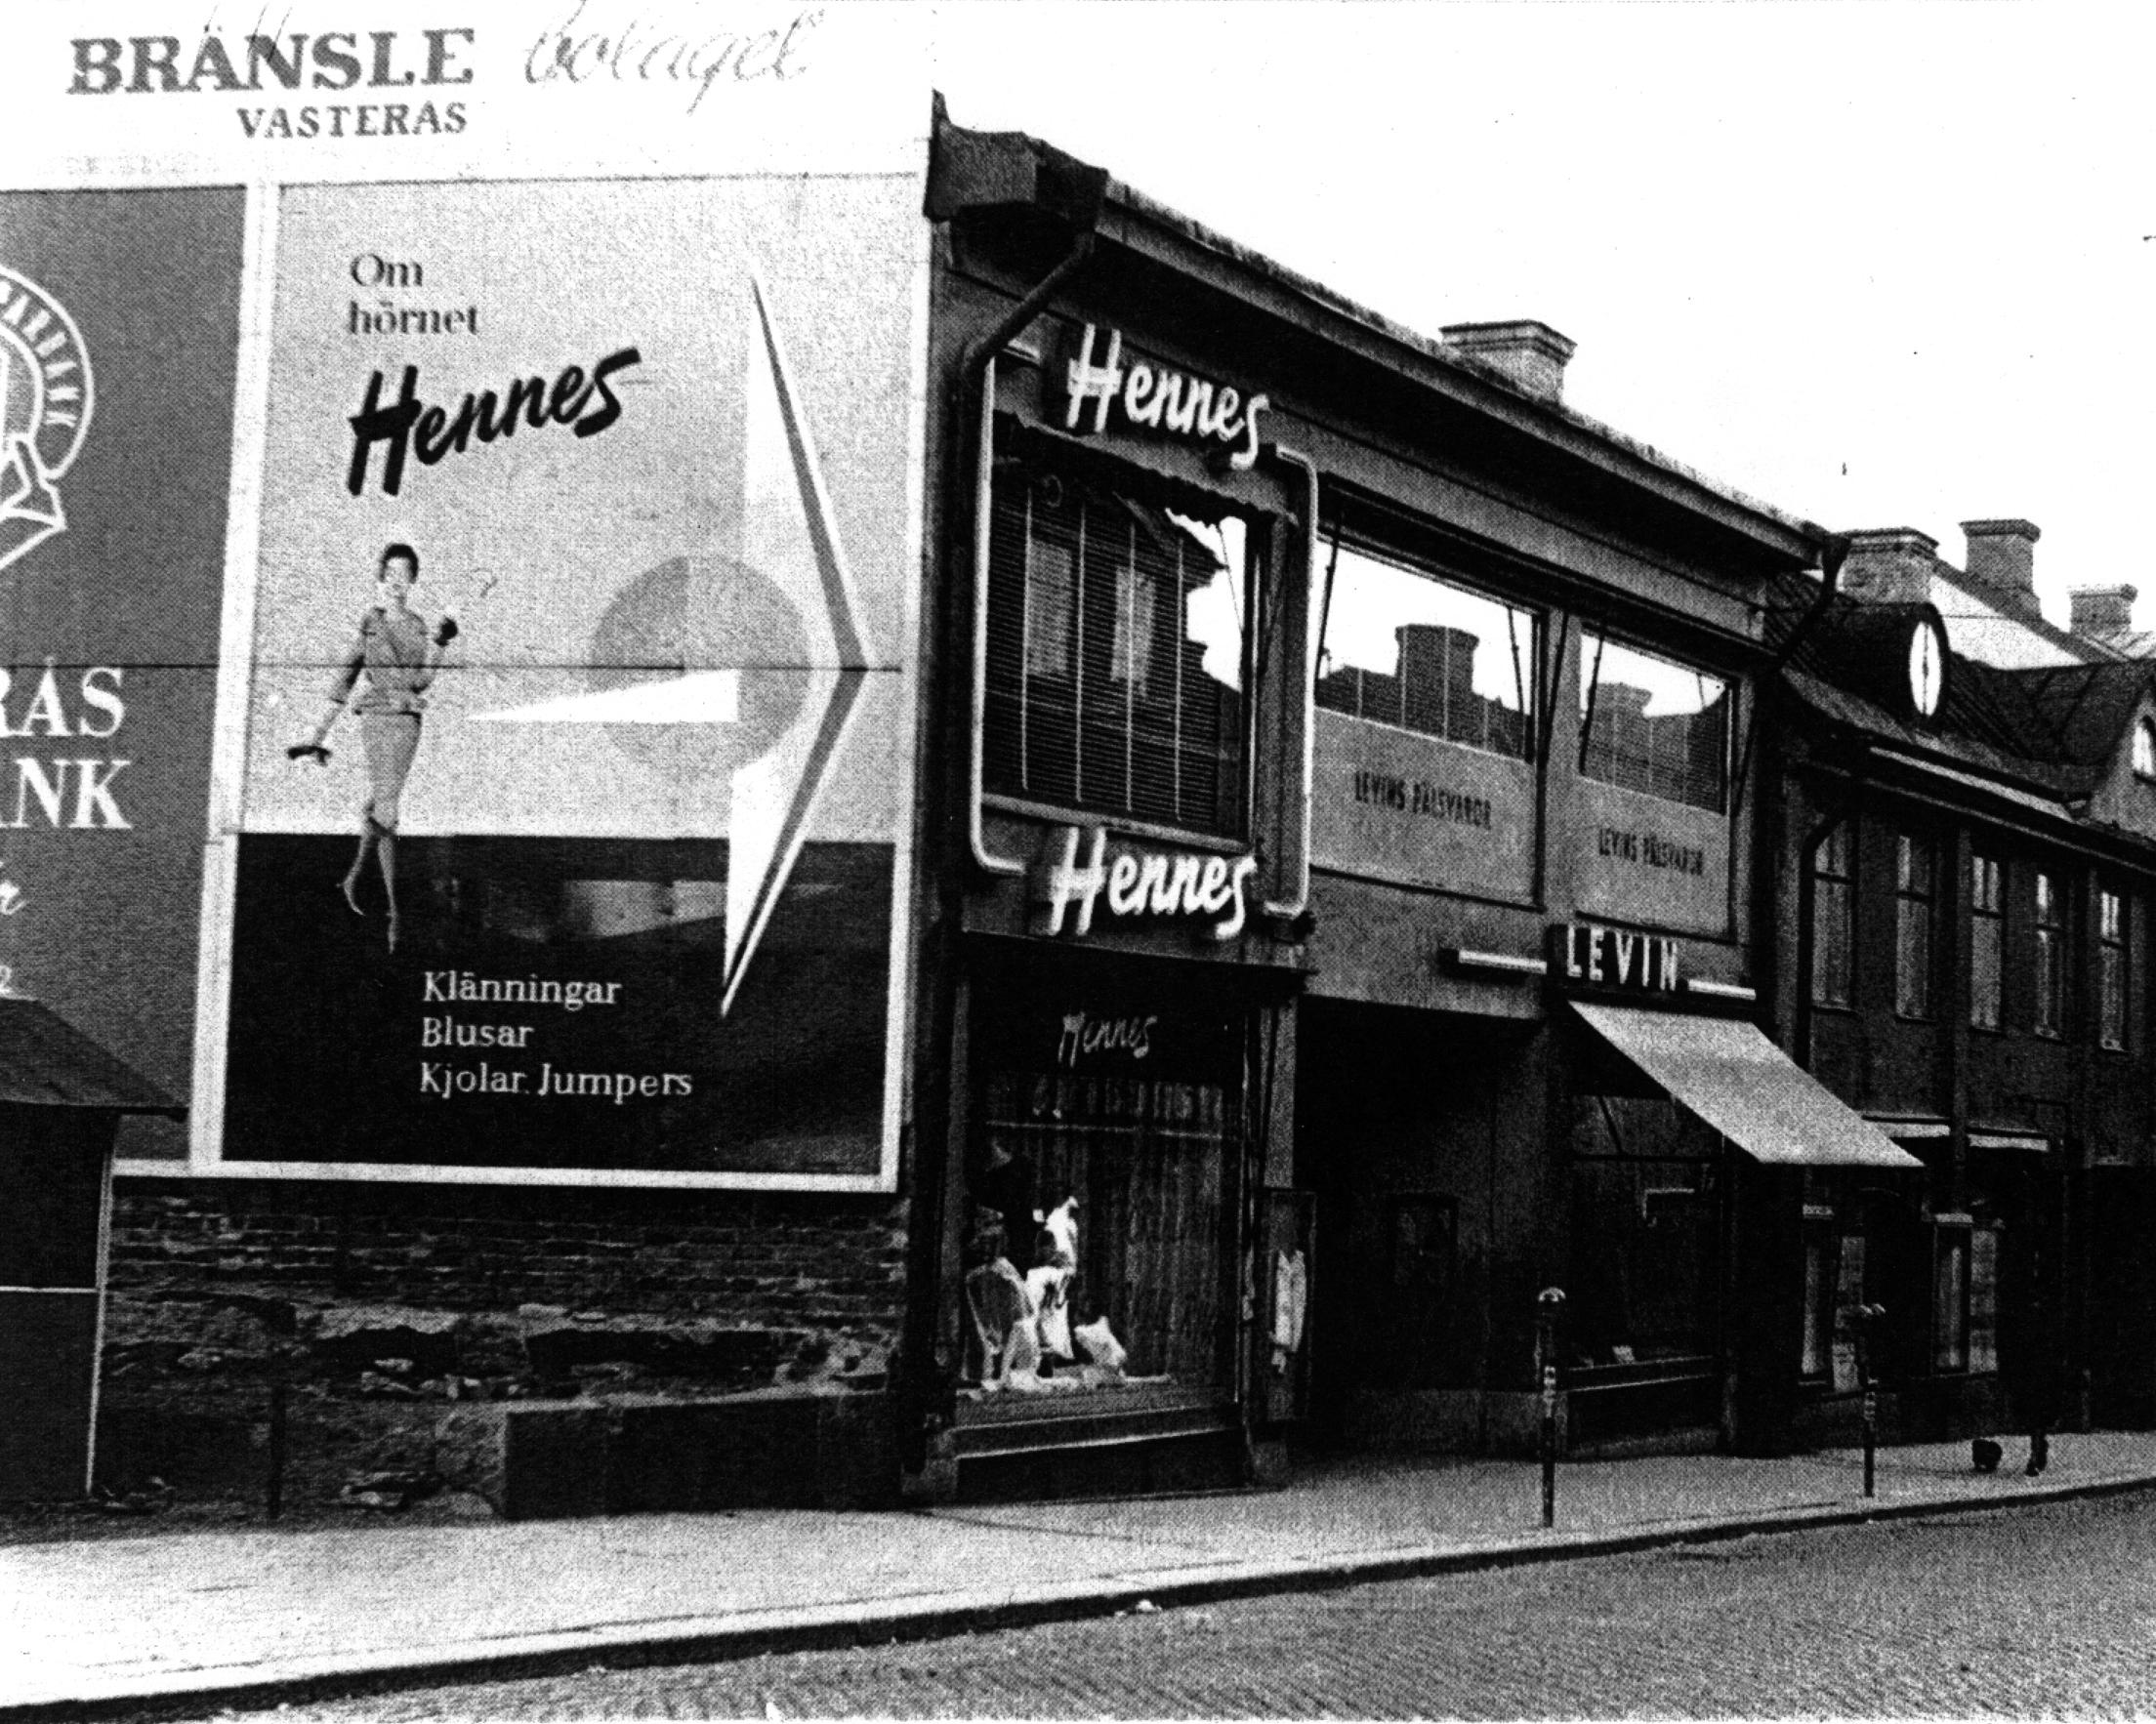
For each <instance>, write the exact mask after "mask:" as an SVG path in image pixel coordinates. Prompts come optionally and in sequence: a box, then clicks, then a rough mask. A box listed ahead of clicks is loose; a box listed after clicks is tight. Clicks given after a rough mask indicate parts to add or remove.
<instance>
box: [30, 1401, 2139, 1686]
mask: <svg viewBox="0 0 2156 1724" xmlns="http://www.w3.org/2000/svg"><path fill="white" fill-rule="evenodd" d="M2025 1453H2026V1449H2025V1446H2024V1445H2023V1444H2022V1443H2021V1442H2019V1441H2013V1442H2010V1443H2009V1445H2008V1457H2007V1462H2006V1464H2005V1465H2004V1466H2003V1467H2002V1469H2001V1471H2000V1472H1999V1473H1998V1474H1996V1475H1993V1476H1989V1477H1983V1476H1978V1475H1976V1474H1974V1473H1972V1472H1971V1471H1970V1470H1969V1448H1968V1445H1967V1444H1960V1443H1958V1444H1951V1445H1948V1444H1942V1445H1938V1446H1936V1447H1919V1448H1905V1449H1890V1450H1882V1451H1881V1452H1880V1455H1879V1469H1878V1495H1877V1496H1876V1497H1875V1498H1872V1499H1871V1500H1870V1501H1869V1502H1867V1501H1866V1500H1865V1499H1864V1498H1863V1496H1862V1494H1861V1493H1862V1462H1861V1457H1860V1456H1859V1455H1858V1454H1857V1453H1856V1452H1854V1451H1846V1450H1844V1451H1835V1452H1831V1453H1828V1454H1822V1455H1815V1456H1806V1457H1797V1458H1794V1459H1787V1460H1735V1459H1724V1458H1721V1457H1655V1458H1644V1459H1632V1460H1615V1461H1601V1462H1582V1463H1577V1464H1570V1465H1566V1466H1564V1467H1563V1468H1561V1469H1560V1471H1559V1473H1558V1481H1557V1524H1556V1527H1555V1530H1553V1531H1550V1532H1544V1531H1543V1530H1542V1528H1541V1524H1540V1521H1541V1495H1540V1493H1541V1479H1540V1473H1539V1470H1538V1468H1537V1467H1536V1466H1535V1465H1534V1464H1533V1463H1531V1462H1521V1461H1491V1460H1458V1459H1451V1458H1438V1457H1430V1458H1418V1459H1389V1460H1375V1459H1365V1460H1359V1461H1353V1462H1347V1463H1342V1464H1338V1465H1333V1466H1325V1467H1318V1468H1312V1469H1310V1470H1308V1471H1306V1473H1305V1474H1304V1475H1303V1476H1302V1477H1301V1478H1299V1479H1298V1480H1297V1482H1296V1483H1294V1484H1292V1485H1291V1486H1290V1487H1289V1488H1287V1489H1286V1490H1282V1491H1275V1492H1263V1493H1250V1494H1232V1495H1222V1496H1204V1497H1185V1498H1150V1499H1144V1500H1117V1501H1106V1502H1062V1503H1023V1504H1014V1505H1008V1506H1003V1505H999V1506H993V1507H981V1508H953V1509H946V1510H938V1511H935V1512H933V1513H928V1514H907V1513H891V1514H866V1513H860V1514H838V1513H814V1512H808V1511H800V1510H771V1511H759V1512H744V1513H736V1514H713V1515H636V1516H624V1517H621V1518H618V1519H611V1520H588V1521H546V1522H522V1523H516V1524H503V1523H495V1522H476V1523H471V1524H466V1525H453V1526H431V1527H396V1526H386V1527H385V1526H380V1525H370V1526H368V1527H366V1528H364V1529H354V1530H352V1531H350V1532H347V1531H342V1530H330V1531H319V1530H317V1531H304V1532H302V1531H294V1532H290V1533H278V1532H244V1533H196V1534H163V1535H158V1534H150V1535H147V1536H145V1537H142V1538H129V1539H98V1540H88V1541H74V1542H54V1543H43V1544H21V1545H13V1546H9V1547H6V1548H4V1549H0V1624H5V1628H4V1629H0V1717H22V1716H28V1715H37V1714H48V1715H81V1714H83V1713H86V1712H92V1711H106V1712H116V1711H121V1710H125V1709H127V1708H129V1707H130V1706H134V1705H140V1704H142V1703H146V1702H149V1701H152V1700H160V1701H166V1702H173V1701H188V1702H198V1703H200V1704H202V1706H203V1707H204V1709H209V1708H210V1707H211V1706H213V1705H221V1704H265V1703H268V1704H274V1703H277V1702H279V1701H286V1700H298V1699H302V1698H304V1697H306V1696H309V1695H311V1694H322V1693H330V1692H350V1691H352V1690H353V1689H357V1688H394V1687H404V1686H415V1685H418V1684H422V1683H427V1682H434V1681H441V1680H450V1679H455V1678H457V1677H471V1676H480V1675H498V1674H508V1673H511V1672H516V1673H519V1674H532V1673H538V1672H542V1671H546V1670H551V1669H579V1668H583V1667H585V1666H587V1665H590V1664H593V1663H599V1662H668V1661H670V1660H685V1659H693V1658H715V1657H725V1656H729V1655H739V1654H744V1653H750V1652H765V1651H771V1650H777V1649H782V1648H796V1647H802V1646H810V1645H831V1644H841V1643H847V1642H851V1641H854V1640H877V1639H890V1638H894V1637H899V1636H923V1635H932V1634H941V1633H960V1632H965V1631H967V1630H969V1629H973V1628H977V1627H982V1626H986V1625H991V1624H999V1623H1014V1622H1018V1621H1039V1620H1044V1619H1048V1618H1054V1617H1071V1616H1084V1615H1095V1614H1105V1613H1108V1612H1112V1611H1115V1610H1122V1609H1128V1608H1130V1607H1131V1606H1133V1605H1135V1604H1137V1603H1138V1602H1139V1601H1140V1600H1150V1601H1152V1602H1153V1603H1155V1604H1159V1605H1169V1604H1175V1603H1190V1602H1195V1601H1197V1600H1200V1599H1206V1598H1220V1597H1225V1596H1230V1595H1236V1594H1250V1593H1258V1592H1267V1591H1286V1590H1293V1589H1297V1588H1306V1587H1315V1586H1324V1585H1332V1584H1339V1583H1342V1582H1344V1581H1347V1580H1378V1579H1389V1578H1397V1577H1402V1576H1407V1575H1415V1574H1430V1573H1436V1572H1440V1571H1443V1570H1447V1569H1460V1568H1473V1567H1478V1566H1487V1565H1493V1564H1500V1563H1516V1562H1530V1561H1549V1560H1556V1559H1561V1558H1565V1557H1576V1556H1582V1555H1590V1554H1596V1553H1600V1552H1607V1551H1613V1550H1625V1549H1636V1548H1640V1547H1642V1546H1646V1545H1652V1544H1660V1543H1675V1542H1681V1541H1685V1540H1689V1539H1714V1538H1724V1537H1730V1536H1734V1535H1736V1534H1740V1533H1747V1532H1770V1531H1781V1530H1789V1529H1793V1528H1799V1527H1804V1526H1822V1525H1834V1524H1838V1523H1847V1522H1851V1521H1860V1520H1863V1519H1866V1518H1868V1517H1885V1516H1891V1515H1909V1514H1918V1513H1926V1512H1933V1511H1940V1510H1951V1509H1957V1508H1974V1507H1981V1506H1986V1505H1993V1506H1996V1505H2002V1504H2008V1503H2016V1502H2030V1501H2044V1500H2051V1499H2055V1498H2062V1497H2073V1496H2084V1495H2092V1494H2097V1493H2102V1492H2107V1491H2117V1490H2132V1489H2137V1488H2149V1487H2156V1435H2151V1434H2145V1433H2135V1434H2122V1433H2116V1432H2101V1433H2097V1434H2094V1435H2090V1436H2079V1435H2073V1434H2067V1435H2063V1436H2060V1437H2056V1438H2054V1439H2053V1441H2052V1465H2051V1469H2050V1471H2049V1472H2048V1473H2047V1474H2046V1475H2045V1476H2044V1477H2043V1478H2042V1479H2040V1480H2031V1479H2026V1478H2023V1477H2022V1476H2021V1474H2020V1472H2019V1470H2018V1469H2019V1463H2020V1461H2021V1459H2022V1457H2023V1456H2024V1455H2025Z"/></svg>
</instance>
